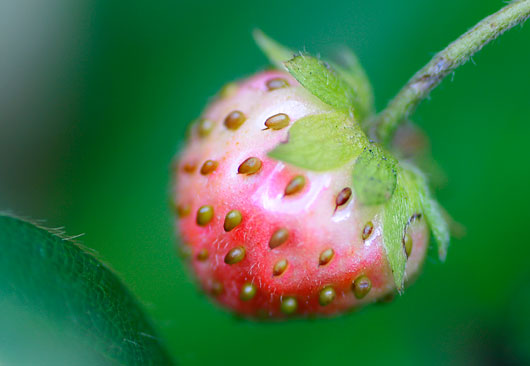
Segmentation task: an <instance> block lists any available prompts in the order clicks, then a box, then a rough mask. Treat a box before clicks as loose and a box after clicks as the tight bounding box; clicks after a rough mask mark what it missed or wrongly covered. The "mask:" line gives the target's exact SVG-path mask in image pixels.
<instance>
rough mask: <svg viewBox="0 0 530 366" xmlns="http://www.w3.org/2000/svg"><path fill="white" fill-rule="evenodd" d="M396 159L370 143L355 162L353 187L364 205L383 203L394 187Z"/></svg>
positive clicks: (390, 195)
mask: <svg viewBox="0 0 530 366" xmlns="http://www.w3.org/2000/svg"><path fill="white" fill-rule="evenodd" d="M396 181H397V174H396V161H395V160H394V158H393V157H392V156H390V155H389V154H385V153H384V152H383V150H382V149H381V148H379V147H378V146H376V145H371V146H370V147H368V148H366V149H365V150H364V151H363V153H362V154H361V155H360V156H359V158H358V159H357V161H356V162H355V166H354V168H353V188H354V189H355V194H356V195H357V197H358V199H359V201H360V202H361V203H362V204H363V205H366V206H373V205H379V204H382V203H385V202H386V201H388V200H389V199H390V197H392V194H393V193H394V190H395V189H396Z"/></svg>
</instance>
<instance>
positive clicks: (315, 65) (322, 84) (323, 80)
mask: <svg viewBox="0 0 530 366" xmlns="http://www.w3.org/2000/svg"><path fill="white" fill-rule="evenodd" d="M285 66H286V67H287V70H288V71H289V72H290V73H291V75H293V77H294V78H295V79H296V80H298V82H299V83H300V84H302V86H303V87H304V88H306V89H307V90H309V91H310V92H311V93H312V94H313V95H315V96H316V97H318V98H319V99H320V100H321V101H323V102H324V103H326V104H328V105H330V106H332V107H334V108H336V109H338V110H341V111H344V112H350V111H352V110H353V109H354V102H353V100H354V97H353V96H354V90H353V89H352V87H351V86H350V85H349V84H348V83H347V82H346V81H344V80H343V79H342V78H341V77H340V76H339V75H338V74H337V73H336V72H335V71H334V70H333V69H332V68H331V66H329V65H327V64H325V63H324V62H323V61H321V60H319V59H317V58H315V57H313V56H310V55H299V56H295V57H294V58H292V59H291V60H289V61H287V62H286V63H285Z"/></svg>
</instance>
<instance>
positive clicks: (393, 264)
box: [383, 171, 420, 292]
mask: <svg viewBox="0 0 530 366" xmlns="http://www.w3.org/2000/svg"><path fill="white" fill-rule="evenodd" d="M419 209H420V204H419V198H418V192H417V190H416V189H415V185H414V184H413V182H411V181H410V180H409V179H408V177H407V176H406V174H404V173H403V172H402V171H400V172H399V174H398V182H397V185H396V189H395V191H394V194H393V195H392V198H391V199H390V200H389V201H388V202H387V203H386V204H385V207H384V210H383V245H384V247H385V251H386V255H387V259H388V262H389V263H390V268H391V269H392V274H393V276H394V282H395V284H396V288H397V289H398V291H400V292H401V291H402V290H403V286H404V279H405V278H404V277H405V267H406V263H407V256H406V254H405V250H404V248H403V237H404V235H405V230H406V228H407V225H408V223H409V220H410V218H411V217H412V215H414V214H415V213H417V212H418V211H419Z"/></svg>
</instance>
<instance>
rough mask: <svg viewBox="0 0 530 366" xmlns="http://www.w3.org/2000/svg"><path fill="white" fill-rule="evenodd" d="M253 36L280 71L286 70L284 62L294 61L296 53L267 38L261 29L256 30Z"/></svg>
mask: <svg viewBox="0 0 530 366" xmlns="http://www.w3.org/2000/svg"><path fill="white" fill-rule="evenodd" d="M252 35H253V36H254V41H255V42H256V44H257V45H258V46H259V48H260V49H261V51H262V52H263V53H264V54H265V56H267V58H268V59H269V61H270V63H271V64H273V65H274V66H276V67H277V68H278V69H280V70H286V69H287V68H286V67H285V64H284V62H286V61H289V60H290V59H292V58H293V57H294V52H293V51H291V50H290V49H289V48H287V47H285V46H282V45H281V44H279V43H278V42H276V41H275V40H273V39H272V38H270V37H269V36H267V35H266V34H265V33H263V32H262V31H261V30H260V29H255V30H254V32H253V33H252Z"/></svg>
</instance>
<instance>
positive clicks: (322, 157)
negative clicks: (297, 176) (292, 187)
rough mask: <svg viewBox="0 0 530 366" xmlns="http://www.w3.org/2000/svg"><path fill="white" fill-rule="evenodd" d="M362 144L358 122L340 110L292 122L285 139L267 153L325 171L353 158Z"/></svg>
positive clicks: (312, 168) (306, 167)
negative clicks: (287, 139)
mask: <svg viewBox="0 0 530 366" xmlns="http://www.w3.org/2000/svg"><path fill="white" fill-rule="evenodd" d="M366 144H367V141H366V137H365V135H364V134H363V132H362V131H361V130H360V127H359V125H358V124H356V123H354V122H353V121H351V119H350V118H349V117H348V116H346V115H345V114H343V113H337V112H331V113H324V114H318V115H312V116H307V117H304V118H301V119H299V120H298V121H296V122H295V124H294V125H293V126H292V127H291V129H290V130H289V141H288V142H287V143H284V144H280V145H279V146H278V147H276V148H275V149H274V150H273V151H271V152H270V153H269V156H270V157H272V158H274V159H276V160H281V161H285V162H287V163H289V164H293V165H295V166H298V167H301V168H305V169H309V170H315V171H325V170H331V169H335V168H338V167H340V166H342V165H344V164H345V163H347V162H348V161H351V160H353V159H354V158H355V157H356V156H357V155H359V154H360V153H361V151H362V149H363V148H364V146H366Z"/></svg>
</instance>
